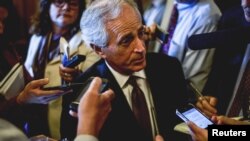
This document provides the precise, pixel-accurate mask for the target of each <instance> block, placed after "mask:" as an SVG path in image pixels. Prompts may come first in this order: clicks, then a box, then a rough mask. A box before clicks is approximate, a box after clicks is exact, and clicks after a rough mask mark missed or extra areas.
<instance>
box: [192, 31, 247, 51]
mask: <svg viewBox="0 0 250 141" xmlns="http://www.w3.org/2000/svg"><path fill="white" fill-rule="evenodd" d="M247 43H250V27H238V28H232V29H226V30H218V31H215V32H210V33H204V34H196V35H192V36H190V37H189V38H188V46H189V48H190V49H193V50H200V49H210V48H222V47H227V48H231V47H232V48H237V47H239V45H242V44H247ZM244 47H246V46H244Z"/></svg>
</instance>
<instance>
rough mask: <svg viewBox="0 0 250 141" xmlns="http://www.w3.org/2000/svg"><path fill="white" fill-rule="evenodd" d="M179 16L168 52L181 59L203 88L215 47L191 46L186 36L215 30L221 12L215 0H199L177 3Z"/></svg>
mask: <svg viewBox="0 0 250 141" xmlns="http://www.w3.org/2000/svg"><path fill="white" fill-rule="evenodd" d="M177 9H178V12H179V17H178V21H177V26H176V28H175V31H174V34H173V37H172V40H171V43H170V49H169V52H168V55H170V56H174V57H177V58H178V59H179V61H180V62H181V63H182V67H183V71H184V75H185V78H186V79H189V80H190V81H191V82H193V84H194V85H195V86H196V87H197V88H198V89H199V90H200V91H202V90H203V87H204V85H205V83H206V82H207V77H208V74H209V72H210V70H211V65H212V58H213V56H214V50H215V49H204V50H191V49H189V47H188V44H187V40H188V38H189V37H190V36H191V35H194V34H201V33H208V32H213V31H215V30H216V26H217V23H218V21H219V19H220V17H221V12H220V10H219V8H218V7H217V6H216V4H215V3H214V1H213V0H199V1H198V2H195V3H193V4H183V3H177Z"/></svg>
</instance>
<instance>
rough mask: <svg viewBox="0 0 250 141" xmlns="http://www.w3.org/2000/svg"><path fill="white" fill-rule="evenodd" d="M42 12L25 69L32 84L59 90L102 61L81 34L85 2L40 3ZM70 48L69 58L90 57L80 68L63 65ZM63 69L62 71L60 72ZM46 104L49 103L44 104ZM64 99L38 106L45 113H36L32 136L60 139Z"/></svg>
mask: <svg viewBox="0 0 250 141" xmlns="http://www.w3.org/2000/svg"><path fill="white" fill-rule="evenodd" d="M39 8H40V9H39V10H38V13H36V15H34V17H33V20H32V26H31V28H30V31H31V33H32V34H33V36H32V37H31V40H30V45H29V50H28V55H27V58H26V61H25V68H26V70H27V71H28V73H29V74H30V78H29V80H34V79H40V78H49V80H50V82H49V84H47V85H48V86H58V85H61V84H62V79H63V80H64V81H67V82H70V81H72V80H73V79H74V77H75V76H77V75H78V73H79V72H81V71H84V70H86V69H87V68H88V67H89V66H91V65H92V64H93V63H95V62H96V61H97V60H99V57H98V56H97V55H96V54H95V52H94V51H93V50H92V49H91V48H89V47H86V45H85V43H84V41H83V40H82V38H81V33H80V31H79V20H80V18H81V15H82V12H83V10H84V8H85V1H84V0H40V7H39ZM62 48H63V49H65V48H68V49H69V50H68V52H67V53H68V54H67V56H68V57H72V56H74V55H76V54H80V55H84V56H86V59H85V61H83V62H81V63H80V64H79V65H78V66H77V67H76V68H66V67H63V65H61V57H60V53H62V52H64V53H65V50H62ZM59 67H60V69H59ZM40 104H45V103H42V102H41V103H40ZM61 104H62V100H61V97H59V98H57V99H56V100H54V101H51V102H50V103H49V105H36V106H38V107H40V108H39V109H41V111H39V110H37V109H36V108H34V107H32V108H34V109H33V114H32V115H31V116H32V117H33V119H35V120H34V121H33V119H31V121H33V122H32V123H30V124H29V125H30V126H29V134H30V135H35V134H37V133H38V132H36V131H39V130H38V129H43V133H44V134H45V135H47V136H51V137H52V138H55V139H60V116H61V110H62V108H61Z"/></svg>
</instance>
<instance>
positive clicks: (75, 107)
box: [69, 77, 108, 112]
mask: <svg viewBox="0 0 250 141" xmlns="http://www.w3.org/2000/svg"><path fill="white" fill-rule="evenodd" d="M93 79H94V77H90V78H89V79H88V80H86V82H84V83H83V85H82V88H81V90H80V91H79V95H78V96H77V98H76V99H75V100H74V101H73V102H71V104H70V105H69V108H70V110H72V111H74V112H77V110H78V105H79V102H80V100H81V98H82V97H83V95H84V94H85V92H86V91H87V90H88V88H89V86H90V84H91V82H92V80H93ZM107 89H108V80H107V79H105V78H102V85H101V88H100V90H99V91H100V93H102V92H104V91H106V90H107Z"/></svg>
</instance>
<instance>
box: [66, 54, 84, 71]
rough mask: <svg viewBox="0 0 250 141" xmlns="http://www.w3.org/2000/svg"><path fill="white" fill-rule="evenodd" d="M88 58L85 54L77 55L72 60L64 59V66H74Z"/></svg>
mask: <svg viewBox="0 0 250 141" xmlns="http://www.w3.org/2000/svg"><path fill="white" fill-rule="evenodd" d="M85 59H86V56H85V55H75V56H73V57H72V58H71V59H70V60H66V61H63V66H64V67H69V68H73V67H75V66H77V65H79V64H80V63H81V62H82V61H84V60H85Z"/></svg>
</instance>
